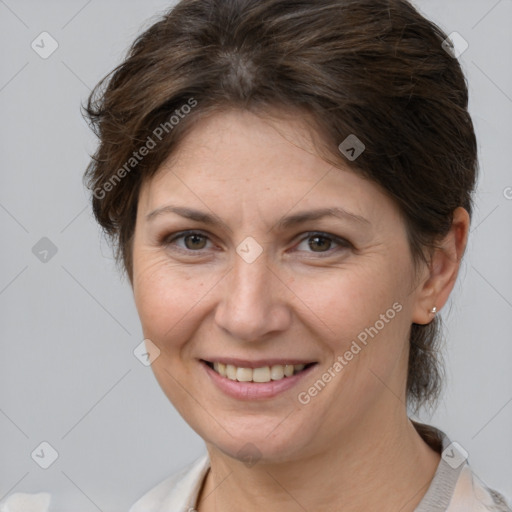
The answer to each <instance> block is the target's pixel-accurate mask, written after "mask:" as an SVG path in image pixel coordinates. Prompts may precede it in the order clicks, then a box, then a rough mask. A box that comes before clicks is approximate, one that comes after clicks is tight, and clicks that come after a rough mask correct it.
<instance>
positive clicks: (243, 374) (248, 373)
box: [236, 368, 252, 382]
mask: <svg viewBox="0 0 512 512" xmlns="http://www.w3.org/2000/svg"><path fill="white" fill-rule="evenodd" d="M236 380H237V381H239V382H250V381H251V380H252V370H251V368H237V369H236Z"/></svg>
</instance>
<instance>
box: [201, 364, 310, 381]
mask: <svg viewBox="0 0 512 512" xmlns="http://www.w3.org/2000/svg"><path fill="white" fill-rule="evenodd" d="M202 362H203V363H204V364H206V365H207V366H209V367H210V368H211V369H212V370H213V371H215V372H216V373H218V374H219V375H221V376H222V377H225V378H227V379H229V380H234V381H238V382H260V383H264V382H271V381H277V380H283V379H286V378H287V377H292V376H293V375H297V374H298V373H301V372H302V371H304V370H306V369H308V368H310V367H311V366H313V365H315V364H317V363H316V362H314V363H308V364H284V365H283V364H274V365H272V366H261V367H259V368H242V367H238V366H234V365H232V364H224V363H220V362H217V361H216V362H213V363H212V362H210V361H204V360H202Z"/></svg>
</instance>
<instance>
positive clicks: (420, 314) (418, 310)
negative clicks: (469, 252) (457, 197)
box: [412, 207, 469, 324]
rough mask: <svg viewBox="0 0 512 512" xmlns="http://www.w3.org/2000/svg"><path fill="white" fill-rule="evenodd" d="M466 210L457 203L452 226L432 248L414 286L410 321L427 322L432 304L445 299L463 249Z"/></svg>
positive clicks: (439, 304) (466, 224)
mask: <svg viewBox="0 0 512 512" xmlns="http://www.w3.org/2000/svg"><path fill="white" fill-rule="evenodd" d="M468 232H469V214H468V212H467V211H466V210H465V209H464V208H462V207H459V208H457V209H456V210H455V211H454V212H453V222H452V227H451V229H450V231H449V232H448V234H447V235H446V236H445V237H444V238H443V239H442V240H441V242H440V243H439V244H438V247H436V249H434V250H433V253H432V257H431V260H430V263H429V265H428V267H427V268H426V270H425V272H424V275H423V276H422V278H421V281H420V282H419V284H418V287H417V288H416V300H415V304H414V309H413V318H412V321H413V322H414V323H416V324H428V323H430V322H431V321H432V320H433V318H434V316H435V315H434V313H432V312H431V311H432V308H433V307H435V308H436V309H437V311H439V310H440V309H441V308H442V307H443V306H444V305H445V303H446V301H447V300H448V297H449V296H450V293H451V291H452V289H453V286H454V285H455V281H456V280H457V275H458V273H459V267H460V262H461V259H462V256H463V254H464V251H465V249H466V244H467V239H468Z"/></svg>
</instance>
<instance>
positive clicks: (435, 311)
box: [430, 306, 437, 316]
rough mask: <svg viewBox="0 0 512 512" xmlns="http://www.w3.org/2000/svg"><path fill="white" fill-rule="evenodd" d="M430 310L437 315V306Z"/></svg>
mask: <svg viewBox="0 0 512 512" xmlns="http://www.w3.org/2000/svg"><path fill="white" fill-rule="evenodd" d="M430 312H431V313H432V314H433V315H434V316H435V315H436V313H437V308H436V307H435V306H434V307H433V308H432V309H431V310H430Z"/></svg>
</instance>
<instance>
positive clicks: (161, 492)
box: [129, 455, 210, 512]
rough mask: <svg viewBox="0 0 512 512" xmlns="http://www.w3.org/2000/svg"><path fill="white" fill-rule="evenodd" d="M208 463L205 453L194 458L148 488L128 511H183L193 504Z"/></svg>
mask: <svg viewBox="0 0 512 512" xmlns="http://www.w3.org/2000/svg"><path fill="white" fill-rule="evenodd" d="M209 465H210V463H209V458H208V456H207V455H203V456H202V457H200V458H198V459H196V460H195V461H194V462H192V463H190V464H188V465H187V466H185V467H184V468H182V469H181V470H180V471H178V472H177V473H175V474H173V475H172V476H170V477H168V478H166V479H165V480H163V481H162V482H160V483H159V484H157V485H156V486H155V487H153V488H152V489H150V490H149V491H148V492H147V493H146V494H144V495H143V496H142V497H141V498H139V499H138V500H137V501H136V502H135V503H134V504H133V505H132V507H131V508H130V510H129V512H148V510H151V511H152V512H167V511H170V510H172V511H173V512H181V511H182V510H183V511H184V512H185V511H186V510H187V507H193V506H194V504H195V499H196V497H197V494H198V493H199V489H200V488H201V485H202V482H203V479H204V476H205V475H206V472H207V471H208V468H209Z"/></svg>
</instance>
